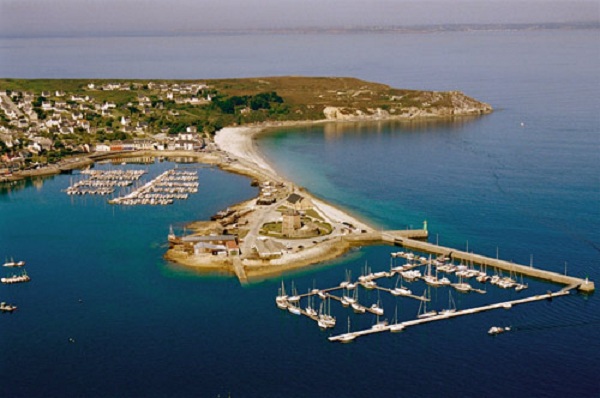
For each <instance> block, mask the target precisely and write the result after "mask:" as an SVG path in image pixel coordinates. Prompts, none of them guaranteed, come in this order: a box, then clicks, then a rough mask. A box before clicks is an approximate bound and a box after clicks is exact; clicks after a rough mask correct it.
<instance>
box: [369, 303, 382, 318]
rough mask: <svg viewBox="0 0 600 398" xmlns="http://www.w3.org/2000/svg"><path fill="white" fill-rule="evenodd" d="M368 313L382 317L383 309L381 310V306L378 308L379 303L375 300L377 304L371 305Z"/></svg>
mask: <svg viewBox="0 0 600 398" xmlns="http://www.w3.org/2000/svg"><path fill="white" fill-rule="evenodd" d="M370 311H371V312H372V313H373V314H375V315H377V316H381V315H383V308H381V306H380V303H379V300H377V303H376V304H373V305H372V306H371V309H370Z"/></svg>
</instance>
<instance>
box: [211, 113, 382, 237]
mask: <svg viewBox="0 0 600 398" xmlns="http://www.w3.org/2000/svg"><path fill="white" fill-rule="evenodd" d="M268 128H272V126H270V125H267V126H266V127H226V128H224V129H222V130H220V131H218V132H217V134H216V136H215V143H216V144H217V145H218V147H219V149H220V150H221V151H223V152H225V153H228V154H229V155H230V156H232V157H235V158H237V159H238V160H239V161H241V163H242V164H243V165H244V166H247V167H248V168H250V169H254V170H252V171H254V172H256V173H257V174H259V175H261V174H267V175H270V176H271V177H272V179H273V180H275V181H281V182H284V181H285V180H284V179H283V178H282V177H281V176H279V175H278V174H277V173H276V171H275V170H274V168H273V167H272V166H271V165H270V164H269V163H268V162H267V161H266V160H265V159H264V158H263V156H262V154H261V153H260V152H259V151H258V149H257V148H256V146H255V145H254V138H255V137H256V136H257V135H258V134H260V133H262V132H264V131H265V130H266V129H268ZM288 183H289V182H288ZM303 194H304V195H306V196H309V197H310V198H311V200H312V201H313V203H314V204H315V206H316V207H317V208H318V210H319V211H320V212H321V213H323V214H324V215H325V216H326V217H327V218H328V219H330V220H331V221H333V222H337V223H349V224H352V225H354V226H356V227H357V228H360V229H363V230H366V231H372V230H373V228H372V227H371V226H369V225H367V224H366V223H365V222H363V221H360V220H358V219H357V218H356V217H353V216H351V215H350V214H348V213H346V212H344V211H342V210H340V209H338V208H336V207H334V206H332V205H331V204H328V203H326V202H324V201H323V200H321V199H318V198H316V197H314V196H313V195H312V194H310V193H309V192H307V191H305V190H304V191H303Z"/></svg>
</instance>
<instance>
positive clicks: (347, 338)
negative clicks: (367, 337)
mask: <svg viewBox="0 0 600 398" xmlns="http://www.w3.org/2000/svg"><path fill="white" fill-rule="evenodd" d="M355 338H356V336H355V335H354V334H352V333H350V317H348V333H346V334H343V335H341V336H340V339H339V340H340V342H341V343H350V342H352V341H354V339H355Z"/></svg>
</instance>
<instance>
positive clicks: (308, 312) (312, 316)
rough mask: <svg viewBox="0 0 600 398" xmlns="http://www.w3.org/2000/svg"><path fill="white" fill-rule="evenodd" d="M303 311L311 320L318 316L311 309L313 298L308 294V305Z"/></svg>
mask: <svg viewBox="0 0 600 398" xmlns="http://www.w3.org/2000/svg"><path fill="white" fill-rule="evenodd" d="M309 293H310V291H309ZM304 310H305V311H306V314H307V315H308V316H309V317H311V318H316V317H317V315H318V313H317V311H316V310H315V309H314V308H313V297H312V296H311V295H310V294H309V295H308V305H307V306H306V308H305V309H304Z"/></svg>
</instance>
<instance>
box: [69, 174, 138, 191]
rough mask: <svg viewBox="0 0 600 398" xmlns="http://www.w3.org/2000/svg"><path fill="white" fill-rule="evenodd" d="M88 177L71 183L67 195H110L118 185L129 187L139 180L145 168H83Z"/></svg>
mask: <svg viewBox="0 0 600 398" xmlns="http://www.w3.org/2000/svg"><path fill="white" fill-rule="evenodd" d="M81 174H82V175H85V176H88V178H86V179H83V180H80V181H77V182H76V183H73V184H71V185H70V186H69V187H68V188H67V189H66V190H65V192H66V193H67V195H110V194H112V193H114V192H115V188H116V187H128V186H130V185H132V184H133V183H134V182H135V181H138V180H139V179H140V178H141V177H142V176H143V175H144V174H146V171H144V170H92V169H87V170H82V171H81Z"/></svg>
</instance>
